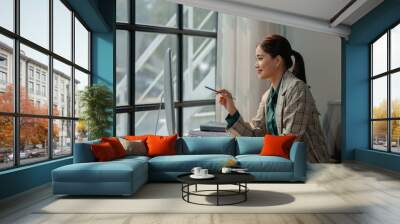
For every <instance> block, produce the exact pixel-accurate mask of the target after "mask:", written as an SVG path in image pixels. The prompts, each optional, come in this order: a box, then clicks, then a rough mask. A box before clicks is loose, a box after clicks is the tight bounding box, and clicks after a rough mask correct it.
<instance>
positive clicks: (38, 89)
mask: <svg viewBox="0 0 400 224" xmlns="http://www.w3.org/2000/svg"><path fill="white" fill-rule="evenodd" d="M36 95H38V96H39V95H40V84H36Z"/></svg>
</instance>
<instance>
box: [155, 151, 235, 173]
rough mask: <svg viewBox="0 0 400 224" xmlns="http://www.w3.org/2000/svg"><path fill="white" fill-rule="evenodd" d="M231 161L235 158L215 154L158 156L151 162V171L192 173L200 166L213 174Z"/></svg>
mask: <svg viewBox="0 0 400 224" xmlns="http://www.w3.org/2000/svg"><path fill="white" fill-rule="evenodd" d="M230 159H235V158H234V157H233V156H231V155H215V154H213V155H175V156H158V157H154V158H152V159H150V160H149V170H150V171H152V172H154V171H163V172H170V171H174V172H190V171H191V170H192V168H193V167H196V166H200V167H203V168H205V169H209V170H210V171H212V172H216V171H219V170H220V169H221V168H222V167H223V166H224V165H225V164H226V162H227V161H228V160H230Z"/></svg>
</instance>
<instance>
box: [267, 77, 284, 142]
mask: <svg viewBox="0 0 400 224" xmlns="http://www.w3.org/2000/svg"><path fill="white" fill-rule="evenodd" d="M280 86H281V82H279V85H278V88H277V89H276V90H275V89H274V87H272V89H271V93H270V94H269V96H268V100H267V108H266V110H265V119H266V125H267V127H266V128H267V133H270V134H272V135H279V133H278V128H277V127H276V121H275V108H276V103H277V102H278V93H279V88H280Z"/></svg>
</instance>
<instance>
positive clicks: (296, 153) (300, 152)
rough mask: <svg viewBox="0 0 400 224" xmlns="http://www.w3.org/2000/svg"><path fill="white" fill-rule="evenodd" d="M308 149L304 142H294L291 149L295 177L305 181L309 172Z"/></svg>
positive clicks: (297, 179)
mask: <svg viewBox="0 0 400 224" xmlns="http://www.w3.org/2000/svg"><path fill="white" fill-rule="evenodd" d="M306 151H307V149H306V145H305V144H304V142H298V141H296V142H294V143H293V145H292V148H291V149H290V160H291V161H292V162H293V179H294V180H295V181H305V180H306V174H307V152H306Z"/></svg>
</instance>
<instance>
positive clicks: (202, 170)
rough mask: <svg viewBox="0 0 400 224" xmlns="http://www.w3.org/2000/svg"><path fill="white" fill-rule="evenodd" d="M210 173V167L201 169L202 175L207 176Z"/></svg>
mask: <svg viewBox="0 0 400 224" xmlns="http://www.w3.org/2000/svg"><path fill="white" fill-rule="evenodd" d="M207 175H208V169H201V170H200V176H207Z"/></svg>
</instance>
